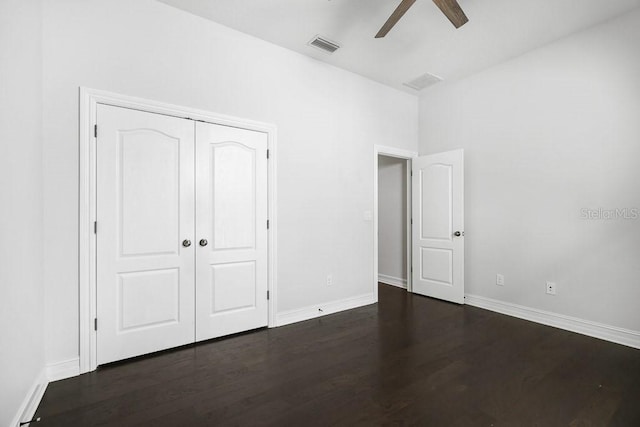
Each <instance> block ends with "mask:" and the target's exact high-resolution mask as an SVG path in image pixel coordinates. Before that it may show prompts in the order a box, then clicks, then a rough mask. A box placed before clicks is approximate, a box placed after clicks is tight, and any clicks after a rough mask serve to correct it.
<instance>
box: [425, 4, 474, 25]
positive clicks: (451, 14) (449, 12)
mask: <svg viewBox="0 0 640 427" xmlns="http://www.w3.org/2000/svg"><path fill="white" fill-rule="evenodd" d="M433 2H434V3H435V4H436V6H438V7H439V8H440V10H441V11H442V13H444V14H445V15H446V17H447V18H449V21H451V23H452V24H453V26H454V27H456V28H460V27H462V26H463V25H464V24H466V23H467V22H469V18H467V15H465V14H464V12H463V11H462V8H461V7H460V5H459V4H458V2H457V1H456V0H433Z"/></svg>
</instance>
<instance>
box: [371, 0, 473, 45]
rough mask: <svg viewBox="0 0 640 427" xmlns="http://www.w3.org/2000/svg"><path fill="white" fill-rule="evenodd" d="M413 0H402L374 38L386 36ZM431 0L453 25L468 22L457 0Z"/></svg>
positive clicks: (458, 26) (458, 25)
mask: <svg viewBox="0 0 640 427" xmlns="http://www.w3.org/2000/svg"><path fill="white" fill-rule="evenodd" d="M415 2H416V0H402V2H401V3H400V5H399V6H398V7H397V8H396V10H394V11H393V13H392V14H391V16H390V17H389V19H387V22H385V23H384V25H383V26H382V28H380V31H378V34H376V38H377V39H379V38H382V37H384V36H386V35H387V33H388V32H389V31H390V30H391V29H392V28H393V26H394V25H396V24H397V23H398V21H399V20H400V18H402V16H403V15H404V14H405V13H406V12H407V10H409V8H410V7H411V6H413V4H414V3H415ZM433 2H434V3H435V4H436V6H438V7H439V8H440V10H441V11H442V13H444V14H445V16H446V17H447V18H449V21H451V23H452V24H453V26H454V27H456V28H460V27H462V26H463V25H464V24H466V23H467V22H469V18H467V15H465V14H464V12H463V10H462V8H461V7H460V5H459V4H458V2H457V0H433Z"/></svg>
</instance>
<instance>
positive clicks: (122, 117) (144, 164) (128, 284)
mask: <svg viewBox="0 0 640 427" xmlns="http://www.w3.org/2000/svg"><path fill="white" fill-rule="evenodd" d="M97 116H98V123H99V128H100V129H99V133H98V141H97V236H96V239H97V323H98V325H97V348H98V351H97V355H98V358H97V363H98V364H103V363H108V362H113V361H115V360H120V359H126V358H128V357H133V356H139V355H142V354H146V353H151V352H154V351H158V350H164V349H167V348H171V347H176V346H180V345H184V344H188V343H192V342H193V340H194V316H195V312H194V303H193V300H194V255H195V254H194V249H195V246H194V245H192V244H191V240H193V230H194V192H193V187H194V181H193V179H194V175H193V172H194V167H193V150H194V124H193V122H192V121H191V120H185V119H179V118H176V117H168V116H164V115H160V114H152V113H146V112H142V111H136V110H131V109H127V108H120V107H112V106H107V105H98V109H97Z"/></svg>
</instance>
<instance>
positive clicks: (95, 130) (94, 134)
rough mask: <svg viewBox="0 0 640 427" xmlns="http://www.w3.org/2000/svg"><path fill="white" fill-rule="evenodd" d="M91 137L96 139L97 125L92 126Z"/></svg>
mask: <svg viewBox="0 0 640 427" xmlns="http://www.w3.org/2000/svg"><path fill="white" fill-rule="evenodd" d="M93 136H94V137H95V138H97V137H98V125H93Z"/></svg>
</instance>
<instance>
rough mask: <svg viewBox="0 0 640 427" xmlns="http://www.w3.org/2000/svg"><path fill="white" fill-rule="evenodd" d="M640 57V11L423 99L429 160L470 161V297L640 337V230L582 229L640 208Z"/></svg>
mask: <svg viewBox="0 0 640 427" xmlns="http://www.w3.org/2000/svg"><path fill="white" fill-rule="evenodd" d="M639 46H640V11H638V10H636V11H635V12H633V13H630V14H628V15H627V16H625V17H622V18H619V19H617V20H615V21H611V22H608V23H606V24H604V25H600V26H597V27H594V28H592V29H590V30H588V31H586V32H582V33H579V34H576V35H573V36H571V37H569V38H566V39H563V40H561V41H558V42H556V43H553V44H551V45H548V46H546V47H543V48H541V49H539V50H536V51H533V52H530V53H529V54H526V55H524V56H522V57H519V58H516V59H514V60H512V61H510V62H507V63H505V64H503V65H500V66H497V67H494V68H491V69H489V70H486V71H484V72H482V73H479V74H477V75H475V76H472V77H470V78H467V79H464V80H461V81H458V82H453V83H449V84H446V83H445V84H441V85H438V86H434V87H433V88H432V89H429V90H427V91H426V92H424V93H423V94H422V95H421V99H420V151H421V154H428V153H435V152H440V151H445V150H450V149H454V148H460V147H462V148H464V149H465V155H466V159H465V163H466V171H465V173H466V177H465V179H466V182H465V186H466V189H465V190H466V204H465V209H466V212H465V219H466V254H465V260H466V274H465V276H466V278H467V281H466V288H467V289H466V290H467V292H468V293H470V294H475V295H479V296H484V297H487V298H493V299H497V300H502V301H506V302H510V303H516V304H520V305H524V306H528V307H533V308H537V309H542V310H547V311H551V312H555V313H560V314H564V315H569V316H573V317H577V318H580V319H586V320H590V321H595V322H599V323H604V324H608V325H612V326H617V327H622V328H626V329H630V330H633V331H640V309H639V308H638V302H639V301H640V263H639V262H638V260H639V259H640V219H637V220H623V219H617V220H609V221H603V220H600V221H598V220H585V219H581V215H582V213H581V209H582V208H625V207H627V208H640V186H639V183H640V167H639V166H638V161H639V160H640V78H639V76H640V49H639V48H638V47H639ZM496 273H503V274H504V275H505V280H506V284H505V286H504V287H498V286H496V285H495V275H496ZM545 280H552V281H555V282H557V285H558V294H557V295H556V296H548V295H545Z"/></svg>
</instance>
